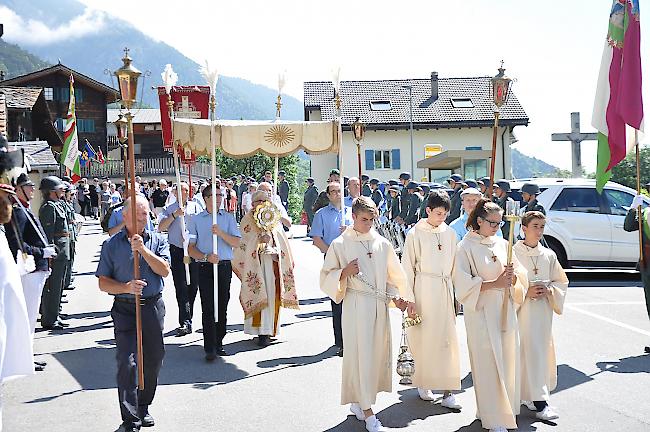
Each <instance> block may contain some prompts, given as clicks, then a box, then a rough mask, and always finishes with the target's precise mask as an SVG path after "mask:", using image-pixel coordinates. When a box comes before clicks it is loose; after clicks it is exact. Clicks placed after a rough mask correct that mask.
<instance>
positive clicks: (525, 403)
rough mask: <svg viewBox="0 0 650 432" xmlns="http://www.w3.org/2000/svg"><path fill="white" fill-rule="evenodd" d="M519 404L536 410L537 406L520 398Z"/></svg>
mask: <svg viewBox="0 0 650 432" xmlns="http://www.w3.org/2000/svg"><path fill="white" fill-rule="evenodd" d="M521 404H522V405H523V406H525V407H526V408H528V409H529V410H531V411H537V407H535V404H534V403H532V402H531V401H527V400H522V401H521Z"/></svg>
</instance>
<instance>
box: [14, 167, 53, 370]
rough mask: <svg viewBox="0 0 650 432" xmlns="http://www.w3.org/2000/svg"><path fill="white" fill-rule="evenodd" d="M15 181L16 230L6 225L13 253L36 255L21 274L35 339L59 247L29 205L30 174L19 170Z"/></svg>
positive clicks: (41, 365) (38, 365) (39, 364)
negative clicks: (30, 268) (51, 263)
mask: <svg viewBox="0 0 650 432" xmlns="http://www.w3.org/2000/svg"><path fill="white" fill-rule="evenodd" d="M15 184H16V186H15V187H16V196H15V198H14V202H15V204H14V205H13V211H12V220H11V222H12V223H13V224H14V227H15V228H16V230H15V231H14V229H13V228H9V229H6V233H7V242H8V243H9V249H10V250H11V254H12V255H13V256H14V257H18V253H24V254H27V255H31V256H32V257H33V259H34V264H35V267H34V270H33V271H32V272H30V273H26V274H23V275H21V276H20V279H21V282H22V286H23V293H24V295H25V305H26V306H27V317H28V318H29V325H30V330H31V335H32V343H33V340H34V331H35V329H36V319H37V317H38V310H39V307H40V305H41V295H42V294H43V287H44V286H45V281H46V280H47V277H48V276H49V274H50V267H49V265H48V262H47V260H48V258H53V257H55V256H56V251H55V249H54V246H50V245H49V244H48V243H47V237H46V235H45V230H43V227H42V226H41V223H40V222H39V220H38V218H37V217H36V216H35V215H34V213H32V210H31V209H30V208H29V202H30V201H31V200H32V199H33V198H34V183H33V182H32V181H31V180H30V179H29V177H28V176H27V174H25V173H23V174H20V176H19V177H18V179H17V180H16V182H15ZM16 234H17V235H18V236H16ZM46 364H47V363H46V362H43V361H35V362H34V368H35V369H36V370H38V371H42V370H43V368H44V367H45V366H46Z"/></svg>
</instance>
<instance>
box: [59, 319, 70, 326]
mask: <svg viewBox="0 0 650 432" xmlns="http://www.w3.org/2000/svg"><path fill="white" fill-rule="evenodd" d="M56 323H57V324H59V325H60V326H61V327H63V328H66V327H70V324H68V323H64V322H63V321H61V319H58V320H56Z"/></svg>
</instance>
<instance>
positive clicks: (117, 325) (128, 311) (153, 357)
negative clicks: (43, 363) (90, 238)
mask: <svg viewBox="0 0 650 432" xmlns="http://www.w3.org/2000/svg"><path fill="white" fill-rule="evenodd" d="M130 201H131V200H130V199H129V200H127V201H126V203H125V209H127V210H128V209H129V207H130V205H131V202H130ZM133 205H135V206H136V218H137V220H136V223H135V225H134V224H133V222H132V219H131V218H127V219H126V225H125V227H124V229H123V230H122V231H120V232H119V233H117V234H115V235H114V236H113V237H111V238H109V239H108V240H106V241H105V242H104V244H103V245H102V252H101V255H100V258H99V264H98V265H97V271H96V272H95V276H97V277H98V278H99V289H100V290H102V291H104V292H106V293H108V294H111V295H113V296H115V301H114V302H113V308H112V309H111V316H112V317H113V324H114V331H115V345H116V349H117V354H116V359H117V391H118V397H119V401H120V412H121V414H122V429H123V430H124V431H128V432H135V431H138V430H140V427H141V426H145V427H148V426H153V425H154V420H153V417H152V416H151V415H150V414H149V405H150V404H151V403H152V402H153V397H154V395H155V393H156V386H157V383H158V373H159V372H160V367H161V366H162V360H163V357H164V355H165V345H164V342H163V327H164V320H165V304H164V303H163V300H162V290H163V287H164V281H163V278H165V277H167V275H168V274H169V245H168V244H167V241H166V240H165V238H164V237H163V236H162V235H161V234H158V233H156V232H151V231H146V230H145V226H146V224H147V220H148V218H149V202H148V201H147V199H146V198H145V197H143V196H137V197H136V199H135V203H134V204H133ZM134 252H138V255H139V268H140V278H139V279H134V277H133V253H134ZM135 294H140V295H141V296H142V297H141V300H140V304H141V318H142V349H143V357H144V358H145V359H146V362H145V363H144V364H143V365H140V366H142V367H143V368H144V382H145V388H144V390H138V380H137V368H138V365H137V364H136V361H135V359H136V358H137V353H136V345H137V344H136V325H135Z"/></svg>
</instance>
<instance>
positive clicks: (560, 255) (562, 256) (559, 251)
mask: <svg viewBox="0 0 650 432" xmlns="http://www.w3.org/2000/svg"><path fill="white" fill-rule="evenodd" d="M544 240H546V244H548V247H549V248H550V249H551V250H552V251H553V252H555V255H556V256H557V260H558V261H559V262H560V265H561V266H562V268H565V269H568V268H569V262H568V261H567V258H566V251H565V250H564V247H563V246H562V243H560V242H559V241H558V240H556V239H554V238H553V237H548V236H544Z"/></svg>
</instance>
